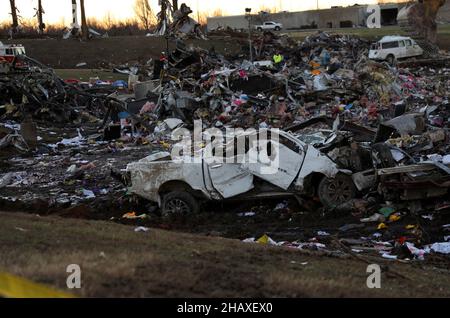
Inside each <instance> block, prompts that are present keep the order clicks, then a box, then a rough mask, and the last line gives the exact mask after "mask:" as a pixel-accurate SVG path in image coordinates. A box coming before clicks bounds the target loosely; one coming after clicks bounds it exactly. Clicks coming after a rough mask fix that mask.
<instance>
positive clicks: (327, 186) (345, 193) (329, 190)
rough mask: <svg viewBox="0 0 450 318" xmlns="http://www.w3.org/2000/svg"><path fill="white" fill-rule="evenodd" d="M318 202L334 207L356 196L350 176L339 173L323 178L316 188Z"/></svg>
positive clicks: (327, 206)
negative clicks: (333, 176)
mask: <svg viewBox="0 0 450 318" xmlns="http://www.w3.org/2000/svg"><path fill="white" fill-rule="evenodd" d="M317 195H318V196H319V199H320V202H322V204H323V206H324V207H325V208H327V209H330V210H332V209H334V208H336V207H338V206H340V205H341V204H343V203H345V202H348V201H350V200H352V199H354V198H355V197H356V187H355V185H354V184H353V180H352V178H351V177H349V176H347V175H344V174H339V175H337V176H336V177H335V178H334V179H329V178H326V177H325V178H323V179H322V181H320V183H319V186H318V188H317Z"/></svg>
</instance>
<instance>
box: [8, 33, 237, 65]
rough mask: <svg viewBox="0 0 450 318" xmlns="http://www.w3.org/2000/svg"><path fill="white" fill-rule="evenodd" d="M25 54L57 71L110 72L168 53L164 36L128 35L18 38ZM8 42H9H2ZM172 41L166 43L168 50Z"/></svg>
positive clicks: (228, 42)
mask: <svg viewBox="0 0 450 318" xmlns="http://www.w3.org/2000/svg"><path fill="white" fill-rule="evenodd" d="M18 41H19V42H20V43H21V44H23V45H24V46H25V48H26V50H27V55H28V56H31V57H33V58H34V59H36V60H38V61H40V62H42V63H44V64H45V65H48V66H50V67H52V68H56V69H73V68H75V67H76V65H77V64H78V63H87V65H86V66H85V67H83V68H95V69H97V68H105V69H112V65H116V66H117V65H120V64H125V63H133V61H138V62H140V63H141V64H145V63H146V62H147V61H149V60H150V59H151V58H153V59H155V58H159V57H160V55H161V52H164V51H166V50H167V42H166V39H165V38H164V37H145V36H128V37H114V38H107V39H94V40H92V41H90V42H87V43H86V42H80V41H77V40H67V41H65V40H62V39H20V40H17V41H9V42H11V43H17V42H18ZM5 42H6V43H8V41H5ZM186 44H187V45H192V46H194V47H201V48H203V49H206V50H210V49H212V48H214V49H215V50H216V52H217V53H220V54H225V55H227V54H236V53H238V52H239V51H240V49H241V45H240V43H239V42H238V41H236V40H233V39H223V38H222V39H211V40H207V41H204V40H188V41H186ZM174 47H175V41H173V40H170V41H169V48H170V49H171V50H172V49H174Z"/></svg>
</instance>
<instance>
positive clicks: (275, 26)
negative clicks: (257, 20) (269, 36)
mask: <svg viewBox="0 0 450 318" xmlns="http://www.w3.org/2000/svg"><path fill="white" fill-rule="evenodd" d="M282 28H283V25H282V24H281V23H277V22H273V21H267V22H264V23H263V24H260V25H255V29H256V30H258V31H263V30H275V31H281V29H282Z"/></svg>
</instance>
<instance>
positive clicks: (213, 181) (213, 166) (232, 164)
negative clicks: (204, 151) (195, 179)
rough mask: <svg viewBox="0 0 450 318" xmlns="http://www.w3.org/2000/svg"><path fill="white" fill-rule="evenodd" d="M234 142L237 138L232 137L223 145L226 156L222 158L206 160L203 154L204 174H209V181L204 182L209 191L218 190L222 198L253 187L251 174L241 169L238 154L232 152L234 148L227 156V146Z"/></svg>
mask: <svg viewBox="0 0 450 318" xmlns="http://www.w3.org/2000/svg"><path fill="white" fill-rule="evenodd" d="M236 143H237V140H236V138H234V139H233V142H231V143H228V144H226V145H225V146H226V151H227V156H226V157H225V158H223V159H222V160H208V159H207V158H206V156H205V155H204V156H203V159H204V169H205V170H206V172H205V174H206V176H209V178H208V180H209V181H210V182H206V187H207V189H208V190H209V191H211V190H213V191H216V192H218V193H219V194H220V195H221V196H222V197H223V198H224V199H228V198H232V197H234V196H237V195H239V194H243V193H245V192H248V191H250V190H251V189H253V174H251V173H250V172H248V171H246V170H243V169H242V167H241V162H240V161H239V158H238V154H237V153H234V148H233V150H232V154H231V155H230V156H228V154H229V153H230V152H229V151H228V147H234V145H235V144H236ZM242 155H243V154H242ZM208 180H205V181H208ZM211 187H212V189H211Z"/></svg>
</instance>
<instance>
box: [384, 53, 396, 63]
mask: <svg viewBox="0 0 450 318" xmlns="http://www.w3.org/2000/svg"><path fill="white" fill-rule="evenodd" d="M386 62H388V63H389V65H394V63H395V56H394V55H392V54H389V55H388V56H386Z"/></svg>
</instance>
